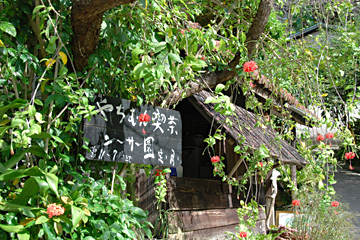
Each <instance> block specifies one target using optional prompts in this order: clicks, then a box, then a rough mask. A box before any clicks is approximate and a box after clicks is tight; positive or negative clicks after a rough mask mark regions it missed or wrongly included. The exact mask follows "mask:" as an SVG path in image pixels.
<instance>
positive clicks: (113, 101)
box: [84, 96, 182, 167]
mask: <svg viewBox="0 0 360 240" xmlns="http://www.w3.org/2000/svg"><path fill="white" fill-rule="evenodd" d="M92 104H93V105H95V107H96V109H97V110H98V114H97V115H96V116H92V117H91V121H90V122H89V121H88V120H85V121H84V138H86V139H88V140H89V145H88V147H89V148H90V152H87V153H86V156H85V157H86V158H87V159H89V160H102V161H116V162H127V163H139V164H151V165H161V166H170V167H177V166H179V165H180V164H181V144H182V143H181V128H182V125H181V117H180V113H179V112H178V111H174V110H169V109H164V108H158V107H153V106H150V105H143V106H141V107H139V106H136V104H135V103H132V102H130V101H128V100H124V99H118V98H113V97H105V96H97V97H96V98H95V100H94V102H93V103H92Z"/></svg>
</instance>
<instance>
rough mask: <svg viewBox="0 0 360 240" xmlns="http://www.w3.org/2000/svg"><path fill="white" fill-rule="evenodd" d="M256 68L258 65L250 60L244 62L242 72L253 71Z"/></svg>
mask: <svg viewBox="0 0 360 240" xmlns="http://www.w3.org/2000/svg"><path fill="white" fill-rule="evenodd" d="M256 69H258V66H257V65H256V62H255V61H250V62H246V63H244V66H243V70H244V72H253V71H255V70H256Z"/></svg>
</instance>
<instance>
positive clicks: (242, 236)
mask: <svg viewBox="0 0 360 240" xmlns="http://www.w3.org/2000/svg"><path fill="white" fill-rule="evenodd" d="M239 237H241V238H246V237H247V232H240V234H239Z"/></svg>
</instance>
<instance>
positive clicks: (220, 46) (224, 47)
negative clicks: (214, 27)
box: [219, 39, 226, 52]
mask: <svg viewBox="0 0 360 240" xmlns="http://www.w3.org/2000/svg"><path fill="white" fill-rule="evenodd" d="M225 50H226V44H225V41H224V40H223V39H221V40H220V44H219V52H224V51H225Z"/></svg>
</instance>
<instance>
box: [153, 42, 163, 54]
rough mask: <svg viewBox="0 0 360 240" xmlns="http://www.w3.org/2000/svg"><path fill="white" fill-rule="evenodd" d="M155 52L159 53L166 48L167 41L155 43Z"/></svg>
mask: <svg viewBox="0 0 360 240" xmlns="http://www.w3.org/2000/svg"><path fill="white" fill-rule="evenodd" d="M154 47H155V53H158V52H160V51H162V50H164V49H165V48H166V42H159V43H157V44H155V45H154Z"/></svg>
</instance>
